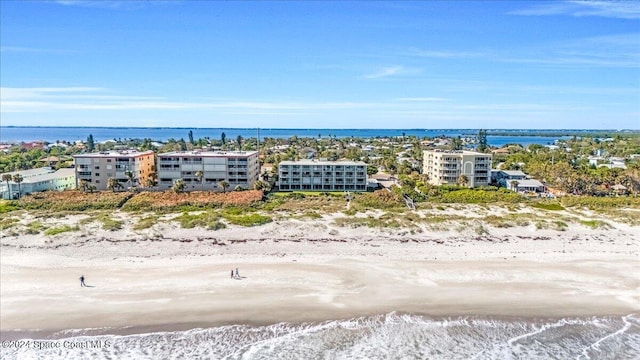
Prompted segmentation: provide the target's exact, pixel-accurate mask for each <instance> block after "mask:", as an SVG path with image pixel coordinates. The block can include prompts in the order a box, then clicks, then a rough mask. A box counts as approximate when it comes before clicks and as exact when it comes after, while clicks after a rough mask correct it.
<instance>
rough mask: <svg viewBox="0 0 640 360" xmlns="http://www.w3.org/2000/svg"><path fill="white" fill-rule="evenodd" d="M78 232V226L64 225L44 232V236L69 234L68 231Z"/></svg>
mask: <svg viewBox="0 0 640 360" xmlns="http://www.w3.org/2000/svg"><path fill="white" fill-rule="evenodd" d="M78 230H79V228H78V227H77V226H69V225H62V226H57V227H52V228H49V229H47V230H45V231H44V234H45V235H49V236H52V235H57V234H60V233H64V232H68V231H78Z"/></svg>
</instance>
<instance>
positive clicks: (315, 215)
mask: <svg viewBox="0 0 640 360" xmlns="http://www.w3.org/2000/svg"><path fill="white" fill-rule="evenodd" d="M302 217H303V218H307V219H322V215H320V214H318V213H317V212H315V211H307V212H305V213H304V214H302Z"/></svg>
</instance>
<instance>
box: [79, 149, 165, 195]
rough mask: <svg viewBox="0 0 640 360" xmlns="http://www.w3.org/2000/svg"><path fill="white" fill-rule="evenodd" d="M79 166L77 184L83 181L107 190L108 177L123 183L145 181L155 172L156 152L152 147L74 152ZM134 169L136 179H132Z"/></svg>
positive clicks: (97, 188) (127, 184)
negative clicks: (86, 152) (130, 177)
mask: <svg viewBox="0 0 640 360" xmlns="http://www.w3.org/2000/svg"><path fill="white" fill-rule="evenodd" d="M73 159H74V163H75V169H76V187H80V185H81V183H82V182H83V181H86V183H87V184H89V185H91V186H95V188H96V190H106V189H107V183H108V180H109V178H115V179H116V180H117V181H118V182H119V183H121V185H122V187H126V186H134V185H136V184H145V183H146V181H147V179H148V178H151V177H153V176H154V173H155V153H154V152H153V151H152V150H148V151H137V150H119V151H103V152H97V153H90V154H79V155H74V156H73ZM129 172H131V175H133V179H134V181H130V179H129V176H127V175H128V174H129Z"/></svg>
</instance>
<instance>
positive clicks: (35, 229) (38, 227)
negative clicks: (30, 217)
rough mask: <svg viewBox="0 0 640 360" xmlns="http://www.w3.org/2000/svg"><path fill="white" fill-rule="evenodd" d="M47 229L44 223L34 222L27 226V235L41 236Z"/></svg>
mask: <svg viewBox="0 0 640 360" xmlns="http://www.w3.org/2000/svg"><path fill="white" fill-rule="evenodd" d="M44 229H46V226H44V224H43V223H41V222H40V221H32V222H30V223H29V224H27V229H26V233H27V234H32V235H33V234H39V233H40V232H41V231H42V230H44Z"/></svg>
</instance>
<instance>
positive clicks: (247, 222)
mask: <svg viewBox="0 0 640 360" xmlns="http://www.w3.org/2000/svg"><path fill="white" fill-rule="evenodd" d="M223 216H224V218H225V220H227V221H228V222H230V223H231V224H234V225H240V226H257V225H263V224H267V223H270V222H272V221H273V219H271V218H270V217H268V216H265V215H260V214H250V215H227V214H223Z"/></svg>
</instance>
